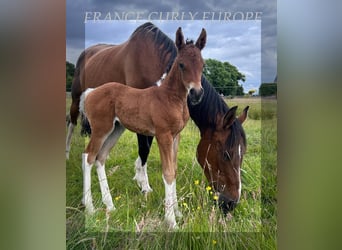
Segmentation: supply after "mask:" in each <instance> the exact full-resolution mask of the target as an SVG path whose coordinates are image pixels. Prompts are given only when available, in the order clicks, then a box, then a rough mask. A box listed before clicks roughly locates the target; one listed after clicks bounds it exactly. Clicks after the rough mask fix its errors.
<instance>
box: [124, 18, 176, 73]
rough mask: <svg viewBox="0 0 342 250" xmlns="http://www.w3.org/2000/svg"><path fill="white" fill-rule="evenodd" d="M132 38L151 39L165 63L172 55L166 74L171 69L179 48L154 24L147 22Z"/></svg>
mask: <svg viewBox="0 0 342 250" xmlns="http://www.w3.org/2000/svg"><path fill="white" fill-rule="evenodd" d="M132 38H137V39H146V38H149V39H150V40H151V41H153V42H154V44H155V48H156V49H157V51H158V54H159V59H160V61H164V60H165V57H166V55H167V54H168V53H170V57H169V58H170V59H169V62H168V63H167V67H166V72H167V73H168V72H169V71H170V69H171V66H172V63H173V61H174V59H175V58H176V56H177V48H176V46H175V43H174V41H172V40H171V39H170V38H169V37H168V36H167V35H165V34H164V33H163V32H162V31H161V30H160V29H158V27H156V26H155V25H154V24H152V23H150V22H147V23H144V24H143V25H141V26H139V27H138V28H137V29H136V30H135V31H134V32H133V33H132V35H131V37H130V40H131V39H132Z"/></svg>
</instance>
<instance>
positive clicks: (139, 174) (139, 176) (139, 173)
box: [133, 157, 153, 193]
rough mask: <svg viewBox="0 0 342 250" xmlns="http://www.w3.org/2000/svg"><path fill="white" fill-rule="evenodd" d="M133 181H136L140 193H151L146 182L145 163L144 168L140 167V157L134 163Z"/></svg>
mask: <svg viewBox="0 0 342 250" xmlns="http://www.w3.org/2000/svg"><path fill="white" fill-rule="evenodd" d="M133 180H136V181H137V183H138V186H139V187H141V192H143V193H149V192H152V191H153V190H152V188H151V187H150V184H149V182H148V175H147V163H145V165H144V166H141V159H140V157H138V158H137V160H136V161H135V176H134V177H133Z"/></svg>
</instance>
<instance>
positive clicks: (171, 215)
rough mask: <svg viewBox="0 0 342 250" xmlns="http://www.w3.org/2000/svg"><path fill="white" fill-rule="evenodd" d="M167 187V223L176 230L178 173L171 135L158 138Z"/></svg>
mask: <svg viewBox="0 0 342 250" xmlns="http://www.w3.org/2000/svg"><path fill="white" fill-rule="evenodd" d="M156 138H157V141H158V147H159V153H160V158H161V161H162V168H163V181H164V185H165V221H166V222H167V223H168V225H169V227H170V228H176V227H177V224H176V218H175V211H174V205H175V204H176V200H175V198H176V197H177V195H176V193H175V192H176V171H175V168H174V164H173V150H174V149H173V145H174V143H173V138H172V136H171V135H169V134H166V135H165V134H164V135H163V136H157V137H156Z"/></svg>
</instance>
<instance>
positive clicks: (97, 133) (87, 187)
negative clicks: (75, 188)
mask: <svg viewBox="0 0 342 250" xmlns="http://www.w3.org/2000/svg"><path fill="white" fill-rule="evenodd" d="M107 125H108V127H107V129H105V128H103V129H96V128H94V129H93V133H92V135H91V137H90V141H89V144H88V146H87V148H86V150H85V153H83V154H82V170H83V199H82V202H83V204H84V205H85V210H86V212H88V213H93V212H94V205H93V200H92V196H91V169H92V166H93V164H94V162H95V160H96V157H97V155H98V152H99V151H100V149H101V148H102V145H103V143H104V142H105V140H106V139H107V137H108V136H109V135H110V134H111V132H112V131H113V125H112V124H110V123H109V124H107ZM111 126H112V127H111ZM96 165H97V167H99V165H103V168H102V169H100V173H99V172H98V175H99V176H100V177H102V176H103V174H104V175H105V173H104V171H103V170H104V163H102V164H99V163H96ZM100 168H101V167H100ZM102 179H103V178H101V180H102ZM106 182H107V180H106ZM104 187H105V186H104ZM101 191H102V190H101ZM106 198H107V195H106Z"/></svg>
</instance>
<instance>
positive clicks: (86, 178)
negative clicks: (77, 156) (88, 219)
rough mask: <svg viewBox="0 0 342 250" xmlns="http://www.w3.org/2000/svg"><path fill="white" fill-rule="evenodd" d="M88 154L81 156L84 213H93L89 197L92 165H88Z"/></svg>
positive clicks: (90, 197) (91, 199)
mask: <svg viewBox="0 0 342 250" xmlns="http://www.w3.org/2000/svg"><path fill="white" fill-rule="evenodd" d="M87 159H88V154H86V153H84V154H82V170H83V199H82V203H83V204H84V206H85V210H86V213H89V214H92V213H94V211H95V209H94V205H93V198H92V196H91V169H92V167H93V165H92V164H88V161H87Z"/></svg>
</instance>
